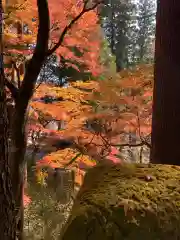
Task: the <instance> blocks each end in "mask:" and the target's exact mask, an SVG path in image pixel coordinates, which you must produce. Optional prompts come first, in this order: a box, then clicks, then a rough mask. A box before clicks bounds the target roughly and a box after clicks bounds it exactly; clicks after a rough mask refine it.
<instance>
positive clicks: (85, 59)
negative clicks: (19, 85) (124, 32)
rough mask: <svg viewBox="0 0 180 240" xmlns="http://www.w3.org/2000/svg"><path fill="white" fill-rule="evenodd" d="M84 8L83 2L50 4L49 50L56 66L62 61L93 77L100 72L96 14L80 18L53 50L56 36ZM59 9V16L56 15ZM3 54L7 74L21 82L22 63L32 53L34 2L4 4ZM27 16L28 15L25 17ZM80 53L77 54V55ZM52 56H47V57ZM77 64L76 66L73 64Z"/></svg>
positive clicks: (70, 1) (93, 12)
mask: <svg viewBox="0 0 180 240" xmlns="http://www.w3.org/2000/svg"><path fill="white" fill-rule="evenodd" d="M82 6H83V1H78V2H77V1H76V0H69V1H64V0H61V1H51V2H50V3H49V11H50V20H51V28H50V36H49V39H50V40H49V46H50V47H51V48H52V53H53V54H55V55H56V57H57V61H58V62H59V65H61V64H62V59H63V60H64V59H65V61H66V65H67V66H72V67H73V68H75V69H76V70H77V71H80V69H78V67H79V65H81V64H83V65H85V66H86V68H87V70H88V71H90V72H92V73H93V74H98V73H100V72H101V68H100V65H99V63H98V58H99V54H98V52H99V51H100V49H99V47H100V42H99V37H98V34H97V32H98V29H99V25H98V16H97V14H96V11H89V12H87V13H86V14H85V15H83V16H82V17H81V16H80V17H81V18H80V19H79V20H78V21H77V22H76V23H75V24H74V26H73V27H72V28H71V29H69V31H68V32H67V34H66V36H65V37H64V39H63V44H61V46H59V47H58V48H56V49H53V46H55V44H56V42H57V39H58V37H59V35H60V34H61V33H62V31H63V29H64V28H65V26H67V24H68V23H69V21H70V20H71V19H74V18H75V17H76V16H78V14H79V12H80V11H81V9H82ZM59 9H62V13H61V14H59ZM5 10H6V11H5V13H6V15H7V17H6V18H5V26H6V27H5V32H4V35H5V36H4V40H5V50H6V59H5V60H6V62H5V63H6V66H7V67H8V66H9V67H10V68H9V69H8V68H7V69H6V70H7V72H11V73H12V74H14V71H15V72H16V75H17V78H19V80H20V78H22V77H21V74H23V73H24V68H25V61H27V60H28V59H29V55H30V56H31V54H32V53H33V50H34V45H35V42H36V35H37V24H38V20H37V9H36V2H35V1H33V0H28V1H22V0H19V1H10V2H8V4H5ZM27 12H28V14H27ZM75 50H76V51H78V52H79V53H78V54H76V51H75ZM50 55H51V53H49V56H50ZM76 63H77V64H76Z"/></svg>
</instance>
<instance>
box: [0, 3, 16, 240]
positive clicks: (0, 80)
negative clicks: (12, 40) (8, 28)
mask: <svg viewBox="0 0 180 240" xmlns="http://www.w3.org/2000/svg"><path fill="white" fill-rule="evenodd" d="M0 18H1V22H0V219H1V220H0V230H1V231H0V239H2V240H15V239H16V218H15V205H14V198H13V193H12V181H11V175H10V171H9V161H8V117H7V107H6V95H5V82H4V69H3V39H2V32H3V31H2V29H3V25H2V24H3V23H2V2H0Z"/></svg>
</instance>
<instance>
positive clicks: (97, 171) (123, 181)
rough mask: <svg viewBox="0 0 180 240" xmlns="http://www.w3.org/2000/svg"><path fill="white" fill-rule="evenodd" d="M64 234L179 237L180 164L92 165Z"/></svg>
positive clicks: (125, 239)
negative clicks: (179, 165)
mask: <svg viewBox="0 0 180 240" xmlns="http://www.w3.org/2000/svg"><path fill="white" fill-rule="evenodd" d="M61 239H62V240H74V239H78V240H85V239H88V240H91V239H92V240H101V239H102V240H107V239H108V240H109V239H111V240H113V239H118V240H144V239H146V240H170V239H173V240H177V239H180V167H178V166H167V165H140V164H135V165H134V164H133V165H132V164H127V165H123V166H122V165H114V164H107V163H106V164H102V165H99V166H96V167H94V168H92V169H90V170H89V171H88V172H87V174H86V176H85V179H84V183H83V185H82V187H81V189H80V191H79V193H78V195H77V198H76V200H75V203H74V206H73V209H72V213H71V216H70V218H69V220H68V222H67V224H66V225H65V227H64V229H63V232H62V235H61Z"/></svg>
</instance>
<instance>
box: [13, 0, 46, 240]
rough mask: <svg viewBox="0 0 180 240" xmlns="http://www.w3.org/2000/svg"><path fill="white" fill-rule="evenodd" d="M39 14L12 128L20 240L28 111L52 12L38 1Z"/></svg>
mask: <svg viewBox="0 0 180 240" xmlns="http://www.w3.org/2000/svg"><path fill="white" fill-rule="evenodd" d="M37 5H38V14H39V28H38V36H37V43H36V48H35V51H34V54H33V56H32V58H31V59H30V61H29V62H28V64H27V69H26V73H25V76H24V79H23V82H22V85H21V87H20V89H19V91H18V96H17V98H16V105H15V111H14V115H13V124H12V141H11V155H10V163H11V174H12V179H13V193H14V196H15V201H16V209H17V218H18V220H17V221H18V232H19V237H18V239H19V240H20V239H23V233H22V231H23V196H22V195H23V187H24V172H25V162H24V155H25V150H26V133H25V124H26V117H27V114H26V112H27V107H28V103H29V100H30V99H31V97H32V95H33V91H34V87H35V84H36V80H37V77H38V75H39V72H40V70H41V67H42V65H43V62H44V60H45V58H46V53H47V50H48V39H49V10H48V4H47V1H46V0H37Z"/></svg>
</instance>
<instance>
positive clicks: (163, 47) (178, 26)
mask: <svg viewBox="0 0 180 240" xmlns="http://www.w3.org/2000/svg"><path fill="white" fill-rule="evenodd" d="M179 41H180V1H179V0H172V1H169V0H159V1H158V7H157V23H156V44H155V72H154V73H155V79H154V96H153V98H154V104H153V120H152V152H151V162H152V163H162V164H172V165H180V44H179Z"/></svg>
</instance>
